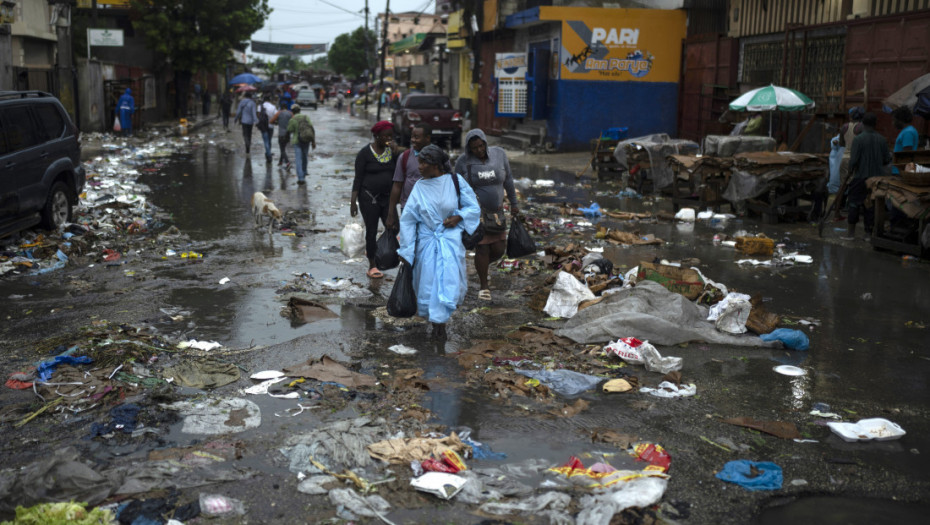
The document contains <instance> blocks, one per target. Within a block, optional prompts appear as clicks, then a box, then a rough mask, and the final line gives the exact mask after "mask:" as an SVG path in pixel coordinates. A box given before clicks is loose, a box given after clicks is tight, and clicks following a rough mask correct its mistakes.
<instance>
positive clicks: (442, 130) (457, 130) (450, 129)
mask: <svg viewBox="0 0 930 525" xmlns="http://www.w3.org/2000/svg"><path fill="white" fill-rule="evenodd" d="M391 119H392V120H393V122H394V130H395V133H397V135H398V137H397V140H398V142H400V143H401V144H403V145H404V146H410V134H411V132H412V131H413V126H414V125H415V124H417V123H419V122H425V123H426V124H429V126H430V128H432V129H433V142H436V143H439V142H444V141H448V142H449V146H450V147H456V148H458V147H461V145H462V114H461V113H459V112H458V110H456V109H455V108H453V107H452V102H450V101H449V97H447V96H445V95H435V94H425V93H411V94H409V95H407V98H405V99H404V102H403V104H401V108H400V109H398V110H395V111H394V112H393V113H392V114H391Z"/></svg>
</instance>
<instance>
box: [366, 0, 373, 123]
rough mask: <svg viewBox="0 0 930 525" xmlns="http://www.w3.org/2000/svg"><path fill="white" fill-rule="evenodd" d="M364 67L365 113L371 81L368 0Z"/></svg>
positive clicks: (369, 95)
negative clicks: (365, 70) (365, 72)
mask: <svg viewBox="0 0 930 525" xmlns="http://www.w3.org/2000/svg"><path fill="white" fill-rule="evenodd" d="M365 69H367V70H368V73H367V74H366V75H365V84H367V85H366V86H365V114H366V115H367V114H368V100H369V99H370V98H371V93H369V92H368V90H369V88H368V85H370V84H372V83H373V82H372V81H371V43H370V42H369V41H368V0H365Z"/></svg>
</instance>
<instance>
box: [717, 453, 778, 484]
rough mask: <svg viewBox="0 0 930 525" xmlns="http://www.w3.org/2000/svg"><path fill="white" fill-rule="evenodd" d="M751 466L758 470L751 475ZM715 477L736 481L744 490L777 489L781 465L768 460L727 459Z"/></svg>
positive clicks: (731, 481)
mask: <svg viewBox="0 0 930 525" xmlns="http://www.w3.org/2000/svg"><path fill="white" fill-rule="evenodd" d="M751 467H755V468H756V470H758V471H759V474H758V475H756V476H753V475H752V471H751ZM717 479H721V480H723V481H726V482H728V483H736V484H737V485H739V486H741V487H743V488H744V489H746V490H753V491H755V490H778V489H780V488H781V484H782V474H781V467H779V466H778V465H776V464H775V463H772V462H770V461H758V462H757V461H749V460H748V459H738V460H735V461H728V462H727V464H726V465H724V466H723V469H721V470H720V472H718V473H717Z"/></svg>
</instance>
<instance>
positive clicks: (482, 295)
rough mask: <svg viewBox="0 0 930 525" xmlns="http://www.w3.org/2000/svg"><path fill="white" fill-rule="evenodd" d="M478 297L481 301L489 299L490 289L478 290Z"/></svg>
mask: <svg viewBox="0 0 930 525" xmlns="http://www.w3.org/2000/svg"><path fill="white" fill-rule="evenodd" d="M478 299H481V300H482V301H490V300H491V290H487V289H485V290H481V291H480V292H478Z"/></svg>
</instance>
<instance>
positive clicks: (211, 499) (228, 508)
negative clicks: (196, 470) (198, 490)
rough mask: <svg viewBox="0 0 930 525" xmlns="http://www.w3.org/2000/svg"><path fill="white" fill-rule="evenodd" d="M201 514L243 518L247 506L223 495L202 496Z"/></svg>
mask: <svg viewBox="0 0 930 525" xmlns="http://www.w3.org/2000/svg"><path fill="white" fill-rule="evenodd" d="M200 512H202V513H203V514H204V516H217V517H220V516H242V515H243V514H245V505H243V504H242V502H241V501H239V500H237V499H233V498H230V497H227V496H223V495H221V494H201V495H200Z"/></svg>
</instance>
